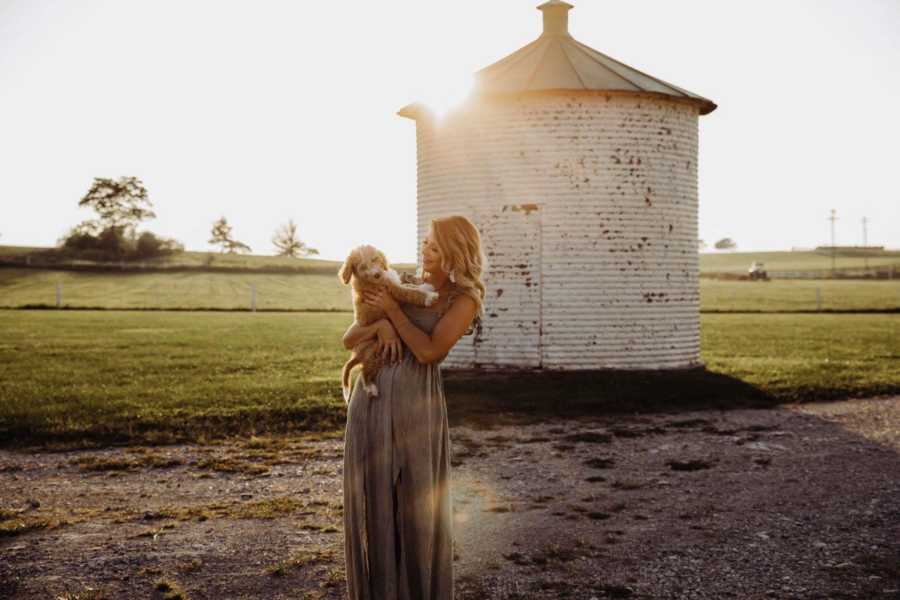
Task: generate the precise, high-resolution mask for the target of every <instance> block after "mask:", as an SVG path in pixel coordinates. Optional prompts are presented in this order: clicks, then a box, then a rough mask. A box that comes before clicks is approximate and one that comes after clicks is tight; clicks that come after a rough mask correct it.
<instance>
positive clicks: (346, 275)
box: [338, 253, 356, 285]
mask: <svg viewBox="0 0 900 600" xmlns="http://www.w3.org/2000/svg"><path fill="white" fill-rule="evenodd" d="M355 262H356V254H355V253H353V254H351V255H350V256H348V257H347V260H345V261H344V264H343V265H342V266H341V270H340V271H338V277H339V278H340V279H341V281H343V282H344V285H347V284H348V283H350V277H351V276H352V275H353V264H354V263H355Z"/></svg>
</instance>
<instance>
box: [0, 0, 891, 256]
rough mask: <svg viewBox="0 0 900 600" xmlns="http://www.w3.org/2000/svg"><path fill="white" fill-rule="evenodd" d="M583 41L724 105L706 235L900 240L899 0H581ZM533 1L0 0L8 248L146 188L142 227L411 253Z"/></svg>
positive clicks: (709, 122) (202, 237) (751, 245)
mask: <svg viewBox="0 0 900 600" xmlns="http://www.w3.org/2000/svg"><path fill="white" fill-rule="evenodd" d="M569 1H570V3H572V4H574V5H575V9H574V10H573V11H572V12H571V13H570V27H569V28H570V31H571V33H572V35H573V36H574V37H575V38H576V39H578V40H579V41H580V42H582V43H584V44H587V45H589V46H591V47H593V48H595V49H597V50H599V51H600V52H603V53H605V54H608V55H610V56H612V57H613V58H616V59H617V60H620V61H622V62H624V63H626V64H628V65H631V66H632V67H634V68H636V69H639V70H641V71H644V72H647V73H649V74H651V75H654V76H656V77H658V78H660V79H663V80H665V81H668V82H670V83H673V84H675V85H677V86H679V87H682V88H686V89H688V90H690V91H692V92H694V93H697V94H700V95H702V96H705V97H707V98H710V99H712V100H713V101H714V102H716V103H717V104H718V105H719V107H718V108H717V109H716V110H715V111H714V112H712V113H711V114H709V115H706V116H702V117H700V156H699V191H700V216H699V224H700V237H701V238H702V239H704V240H705V241H706V242H707V243H708V244H710V245H712V243H713V242H714V241H715V240H717V239H720V238H722V237H731V238H733V239H734V240H735V241H736V242H737V244H738V250H777V249H789V248H790V247H792V246H798V247H812V246H815V245H818V244H827V243H829V235H830V233H829V227H830V226H829V222H828V215H829V210H830V209H832V208H834V209H836V210H837V215H838V221H837V224H836V242H837V243H838V244H842V245H849V244H861V243H862V225H861V219H862V217H863V216H865V217H868V221H869V225H868V242H869V243H870V244H877V245H885V246H887V247H898V246H900V177H898V171H900V162H898V161H900V153H898V151H897V147H898V143H900V116H898V115H900V108H898V107H900V33H898V32H900V2H898V1H897V0H790V1H785V0H778V1H776V0H758V1H754V2H737V1H728V2H723V1H722V0H681V1H679V2H672V1H671V0H642V1H634V0H630V1H624V0H616V1H613V0H569ZM538 4H540V0H490V1H485V0H455V1H452V2H451V1H447V0H394V1H390V2H387V1H382V2H373V1H371V0H370V1H344V2H335V1H331V2H329V1H309V0H303V1H301V0H294V1H274V0H253V1H250V0H245V1H244V2H233V1H226V0H69V1H50V0H0V244H15V245H51V244H53V243H55V241H56V239H57V238H58V237H59V236H60V235H62V234H63V233H64V232H65V231H66V230H67V229H68V228H69V227H71V226H72V225H74V224H76V223H78V222H80V221H82V220H84V219H87V218H91V217H92V216H93V215H92V213H91V212H90V211H88V210H87V209H80V208H78V206H77V203H78V200H79V198H81V196H83V195H84V193H86V192H87V190H88V189H89V187H90V185H91V182H92V179H93V177H95V176H96V177H114V178H115V177H120V176H123V175H134V176H137V177H139V178H140V179H142V180H143V182H144V184H145V185H146V187H147V189H148V192H149V197H150V199H151V200H152V201H153V203H154V205H155V210H156V213H157V215H158V218H157V219H155V220H152V221H149V222H147V223H146V224H145V225H144V228H146V229H150V230H152V231H154V232H156V233H159V234H161V235H165V236H171V237H174V238H176V239H178V240H180V241H182V242H183V243H184V244H185V245H186V246H187V248H188V249H191V250H207V249H209V248H210V247H209V246H208V244H207V243H206V241H207V239H208V238H209V230H210V227H211V224H212V222H213V220H215V219H216V218H218V217H219V216H220V215H225V216H226V217H227V218H228V220H229V222H230V223H232V225H233V226H234V233H235V235H236V237H237V238H238V239H240V240H241V241H244V242H246V243H247V244H249V245H250V246H251V247H252V248H253V251H254V253H257V254H270V253H272V252H273V248H272V244H271V242H270V239H271V237H272V233H273V232H274V230H275V229H276V227H277V226H278V225H279V224H281V223H283V222H285V221H287V220H288V219H289V218H291V217H293V218H294V219H295V221H296V222H297V223H298V224H299V234H300V237H301V239H303V240H304V241H305V242H306V243H308V244H309V245H311V246H312V247H315V248H318V249H319V251H320V252H321V255H320V257H321V258H327V259H334V260H342V259H343V258H344V257H345V256H346V254H347V252H348V251H349V250H350V249H351V248H352V247H353V246H355V245H357V244H360V243H371V244H375V245H376V246H378V247H380V248H382V249H383V250H385V252H386V253H387V255H388V258H389V259H390V260H392V261H394V262H413V261H415V258H416V243H417V242H416V229H415V218H416V217H415V202H416V146H415V125H414V123H413V122H412V121H410V120H408V119H404V118H401V117H399V116H397V115H396V114H395V113H396V111H397V110H398V109H400V108H401V107H402V106H404V105H405V104H408V103H410V102H412V101H415V100H423V101H428V100H435V99H440V98H442V97H445V96H447V95H449V94H454V95H458V94H459V87H460V85H461V82H465V81H466V80H467V78H468V76H469V75H470V74H471V73H473V72H474V71H476V70H477V69H479V68H481V67H484V66H487V65H488V64H490V63H492V62H494V61H496V60H498V59H500V58H502V57H503V56H506V55H507V54H509V53H511V52H513V51H515V50H516V49H518V48H520V47H521V46H523V45H525V44H526V43H528V42H530V41H531V40H533V39H534V38H536V37H537V36H538V35H539V34H540V31H541V13H540V11H538V10H536V9H535V7H536V6H537V5H538Z"/></svg>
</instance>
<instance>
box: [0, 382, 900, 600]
mask: <svg viewBox="0 0 900 600" xmlns="http://www.w3.org/2000/svg"><path fill="white" fill-rule="evenodd" d="M450 436H451V440H452V442H453V469H454V470H453V480H452V486H453V503H454V513H455V521H454V528H455V529H454V536H455V548H456V556H455V562H454V569H455V581H456V589H457V598H459V599H467V600H468V599H472V600H474V599H482V598H501V599H523V598H535V599H536V598H542V599H545V598H578V599H582V598H583V599H586V600H587V599H591V598H596V599H598V600H599V599H602V598H641V599H645V598H646V599H651V598H652V599H664V598H679V599H680V598H685V599H689V598H690V599H694V598H697V599H700V598H709V599H713V598H715V599H721V598H741V599H755V598H767V599H768V598H793V599H805V598H809V599H812V598H843V599H847V598H859V599H880V598H884V599H888V598H890V599H897V598H900V397H883V398H872V399H865V400H858V399H857V400H851V401H846V402H837V403H822V404H804V405H801V406H790V407H781V408H778V409H774V410H771V409H767V410H735V411H727V412H723V411H714V412H712V411H704V412H689V413H686V412H682V413H679V414H654V415H642V416H636V417H632V418H623V417H621V416H616V417H614V418H613V417H597V418H591V419H581V420H578V421H575V420H566V421H554V422H547V423H544V424H541V425H532V426H516V427H512V426H507V427H498V428H496V429H493V430H472V429H468V428H464V427H456V428H453V429H452V430H451V434H450ZM342 445H343V439H342V438H338V439H326V440H319V441H312V440H301V439H298V438H295V437H294V438H265V439H256V438H254V439H251V440H236V441H233V442H229V443H225V444H220V445H205V446H198V445H179V446H166V447H161V448H117V449H105V450H99V451H98V450H94V451H76V452H58V453H40V454H30V455H23V454H14V453H10V452H0V536H2V537H0V598H23V599H24V598H42V599H43V598H57V597H63V598H70V599H74V598H154V597H155V598H163V597H164V596H165V595H166V594H168V596H165V597H170V598H172V597H178V596H177V595H176V592H177V591H178V590H179V589H181V590H184V592H185V594H186V596H184V597H188V598H192V599H194V600H198V599H207V598H208V599H223V598H228V599H237V598H291V599H297V598H344V597H345V596H344V594H345V584H344V574H343V573H344V571H343V531H342V524H341V515H342V513H341V509H342V507H341V500H342V491H341V468H342ZM167 586H168V587H169V589H168V591H166V589H165V588H166V587H167ZM67 592H68V595H66V593H67Z"/></svg>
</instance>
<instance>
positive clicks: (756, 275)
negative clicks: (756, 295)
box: [749, 261, 769, 281]
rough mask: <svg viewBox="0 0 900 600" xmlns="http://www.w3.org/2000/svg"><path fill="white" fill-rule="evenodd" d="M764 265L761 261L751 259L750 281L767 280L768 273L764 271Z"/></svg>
mask: <svg viewBox="0 0 900 600" xmlns="http://www.w3.org/2000/svg"><path fill="white" fill-rule="evenodd" d="M764 266H765V265H764V264H763V263H761V262H758V261H753V264H751V265H750V269H749V272H750V280H751V281H756V280H761V281H768V280H769V274H768V273H766V270H765V269H764V268H763V267H764Z"/></svg>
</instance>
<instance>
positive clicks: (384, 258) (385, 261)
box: [378, 250, 391, 271]
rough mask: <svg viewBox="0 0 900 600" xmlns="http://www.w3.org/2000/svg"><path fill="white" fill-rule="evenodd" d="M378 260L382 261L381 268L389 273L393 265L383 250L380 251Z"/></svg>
mask: <svg viewBox="0 0 900 600" xmlns="http://www.w3.org/2000/svg"><path fill="white" fill-rule="evenodd" d="M378 260H380V261H381V268H382V269H384V270H385V271H387V270H388V269H390V268H391V264H390V263H389V262H388V259H387V256H385V254H384V252H382V251H381V250H379V251H378Z"/></svg>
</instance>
